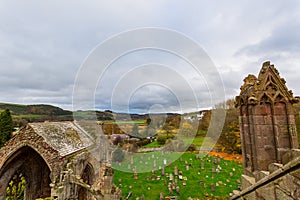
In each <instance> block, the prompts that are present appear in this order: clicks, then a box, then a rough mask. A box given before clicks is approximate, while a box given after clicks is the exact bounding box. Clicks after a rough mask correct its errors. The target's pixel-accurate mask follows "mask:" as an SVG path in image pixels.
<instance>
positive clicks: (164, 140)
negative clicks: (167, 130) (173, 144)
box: [157, 135, 167, 145]
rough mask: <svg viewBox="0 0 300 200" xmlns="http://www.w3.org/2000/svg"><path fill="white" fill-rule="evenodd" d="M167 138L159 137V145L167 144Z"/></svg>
mask: <svg viewBox="0 0 300 200" xmlns="http://www.w3.org/2000/svg"><path fill="white" fill-rule="evenodd" d="M166 140H167V137H166V136H164V135H158V136H157V143H158V144H160V145H164V144H165V143H166Z"/></svg>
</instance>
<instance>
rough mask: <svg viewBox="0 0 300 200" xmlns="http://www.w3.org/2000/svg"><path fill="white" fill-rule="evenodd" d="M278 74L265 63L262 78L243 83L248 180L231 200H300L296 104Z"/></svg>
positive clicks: (245, 177)
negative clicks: (294, 108) (294, 109)
mask: <svg viewBox="0 0 300 200" xmlns="http://www.w3.org/2000/svg"><path fill="white" fill-rule="evenodd" d="M296 102H298V99H297V98H295V97H294V96H293V93H292V91H290V90H288V89H287V87H286V85H285V80H284V79H283V78H281V77H280V75H279V72H278V71H277V69H276V68H275V67H274V66H273V65H271V64H270V62H265V63H264V64H263V66H262V69H261V70H260V73H259V75H258V77H256V76H254V75H248V77H246V78H245V79H244V85H243V86H242V87H241V92H240V95H239V96H237V97H236V106H237V107H238V108H239V121H240V133H241V141H242V152H243V167H244V175H243V176H242V189H243V190H242V191H241V192H239V193H237V194H236V195H235V196H233V197H232V198H231V199H259V200H263V199H265V200H272V199H274V200H275V199H285V200H292V199H299V198H300V150H299V149H297V148H298V140H297V131H296V126H295V118H294V111H293V104H294V103H296Z"/></svg>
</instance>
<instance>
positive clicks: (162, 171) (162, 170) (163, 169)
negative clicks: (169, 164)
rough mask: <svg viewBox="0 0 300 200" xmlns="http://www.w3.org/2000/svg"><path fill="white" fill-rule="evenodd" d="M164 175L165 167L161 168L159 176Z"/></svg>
mask: <svg viewBox="0 0 300 200" xmlns="http://www.w3.org/2000/svg"><path fill="white" fill-rule="evenodd" d="M164 175H165V168H162V169H161V176H164Z"/></svg>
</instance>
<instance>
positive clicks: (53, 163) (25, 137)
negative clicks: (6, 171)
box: [0, 126, 60, 180]
mask: <svg viewBox="0 0 300 200" xmlns="http://www.w3.org/2000/svg"><path fill="white" fill-rule="evenodd" d="M24 146H28V147H31V148H32V149H34V150H35V151H36V152H37V153H39V154H40V156H41V157H42V158H43V159H44V160H45V162H46V163H47V165H48V167H49V168H50V170H51V177H50V178H51V180H53V179H54V177H56V176H57V175H58V174H59V169H60V166H59V165H60V163H58V162H57V158H59V154H58V152H57V151H55V150H54V149H53V148H52V147H51V146H50V145H49V144H47V143H46V142H45V140H44V138H43V137H41V136H39V135H37V134H36V133H35V132H34V130H33V129H32V128H31V127H30V126H26V127H24V128H23V129H22V130H20V134H18V135H16V136H14V137H13V138H12V139H10V140H9V141H8V142H7V143H6V144H5V145H4V146H3V147H2V148H1V149H0V169H2V168H3V166H4V164H5V162H6V161H7V160H8V159H9V158H10V157H11V156H13V155H14V153H15V152H16V151H18V150H19V149H20V148H22V147H24Z"/></svg>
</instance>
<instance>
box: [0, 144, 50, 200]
mask: <svg viewBox="0 0 300 200" xmlns="http://www.w3.org/2000/svg"><path fill="white" fill-rule="evenodd" d="M19 173H22V174H23V175H24V177H25V180H26V185H25V193H24V199H36V198H45V197H49V196H50V195H51V188H50V183H51V180H50V168H49V167H48V165H47V163H46V161H45V160H44V159H43V158H42V157H41V155H40V154H39V153H38V152H37V151H36V150H34V149H33V148H32V147H30V146H23V147H21V148H18V149H17V150H16V151H15V152H14V153H13V154H12V155H11V156H10V157H8V158H7V159H6V161H5V163H4V165H3V166H2V168H1V170H0V185H1V186H0V200H5V197H6V188H7V186H8V183H9V182H10V181H11V180H12V178H13V176H14V175H15V174H19Z"/></svg>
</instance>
